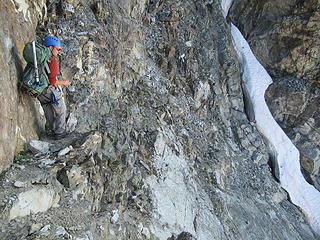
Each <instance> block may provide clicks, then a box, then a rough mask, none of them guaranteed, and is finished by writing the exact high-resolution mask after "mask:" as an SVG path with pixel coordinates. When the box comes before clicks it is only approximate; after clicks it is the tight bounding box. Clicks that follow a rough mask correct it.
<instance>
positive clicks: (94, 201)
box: [0, 0, 315, 240]
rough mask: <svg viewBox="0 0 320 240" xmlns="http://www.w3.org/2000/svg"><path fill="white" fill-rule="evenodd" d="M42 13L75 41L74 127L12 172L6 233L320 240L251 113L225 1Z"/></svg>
mask: <svg viewBox="0 0 320 240" xmlns="http://www.w3.org/2000/svg"><path fill="white" fill-rule="evenodd" d="M16 2H18V1H16ZM19 3H20V4H22V2H21V1H19ZM3 5H4V6H5V7H6V9H8V11H7V12H10V11H12V12H13V11H14V9H15V8H14V7H17V6H14V5H13V4H12V3H11V2H10V3H7V4H3ZM17 8H18V7H17ZM41 9H42V11H40V12H45V13H46V15H47V17H46V18H45V21H40V22H39V25H38V28H37V30H36V32H35V31H34V30H33V34H35V33H36V34H37V36H38V38H39V39H40V38H43V37H44V36H45V35H47V34H48V32H50V33H51V34H54V35H57V36H58V37H59V38H60V39H61V40H62V42H63V50H62V53H61V54H62V59H61V63H60V66H61V69H62V73H63V77H64V78H65V79H68V80H70V81H71V84H70V86H68V87H67V88H66V89H65V90H66V99H67V105H68V129H69V130H70V131H74V133H73V134H70V136H68V137H67V138H66V139H63V140H61V141H52V140H50V139H44V142H36V141H33V142H32V143H30V144H29V150H31V151H32V152H33V153H37V155H32V156H30V157H28V158H27V157H21V158H19V161H16V164H15V165H14V166H12V167H11V168H10V170H9V171H8V172H7V173H6V174H5V176H4V177H2V178H1V193H0V194H1V195H0V196H1V199H2V202H1V205H0V207H1V210H2V211H1V212H2V213H1V223H2V229H3V230H2V232H1V233H0V236H1V238H3V239H14V238H26V239H41V238H47V239H63V238H74V239H199V240H200V239H272V238H277V239H312V238H315V235H314V233H313V232H312V230H311V228H310V226H309V225H308V223H307V221H306V219H305V217H304V216H303V214H302V213H301V212H299V211H298V209H296V207H295V206H293V205H292V204H291V203H290V202H289V200H288V197H287V195H286V193H285V191H283V190H282V189H281V188H280V186H279V184H278V183H277V182H276V181H275V179H274V177H273V176H272V173H271V169H270V167H269V165H268V161H269V156H268V151H267V148H266V146H265V145H264V143H263V140H262V139H261V137H260V136H259V134H258V132H257V130H256V129H255V126H254V124H250V123H249V121H248V120H247V117H246V115H245V113H244V104H243V100H242V96H243V94H242V90H241V80H240V71H239V68H238V62H237V57H236V54H235V52H234V49H233V47H232V42H231V37H230V33H229V30H228V26H227V24H226V21H225V19H224V17H223V16H222V12H221V7H220V3H219V2H212V1H193V0H186V1H183V2H182V1H127V0H121V1H119V0H117V1H77V0H74V1H50V2H49V1H48V3H47V8H41ZM30 11H36V8H35V7H31V6H30ZM38 12H39V11H38ZM16 14H17V16H18V17H21V19H20V20H19V21H21V22H19V21H17V22H18V23H19V24H20V25H21V26H23V25H22V24H26V25H27V23H28V22H27V20H24V19H23V18H22V16H23V11H22V12H17V13H16ZM26 16H28V15H26ZM17 19H19V18H17ZM12 22H13V21H12ZM11 24H13V23H11ZM8 31H9V30H8ZM25 31H26V30H24V29H21V32H20V33H19V34H20V35H23V36H28V35H27V33H26V32H25ZM28 40H29V39H28ZM23 41H26V39H24V40H23ZM22 47H23V44H21V48H20V51H21V49H22ZM14 49H15V48H14ZM17 51H18V50H17ZM1 59H2V60H5V59H3V58H1ZM15 71H17V72H19V71H21V69H20V70H19V69H17V70H15ZM20 73H21V72H20ZM15 91H17V89H16V90H15ZM1 106H2V105H1ZM15 114H17V113H15ZM20 115H21V116H25V115H24V114H20ZM20 115H19V116H20ZM26 119H27V118H26ZM33 129H34V128H33ZM6 132H9V131H6ZM11 135H12V134H11ZM11 135H10V136H11ZM27 136H28V137H30V138H31V137H32V135H31V134H28V135H27ZM7 143H11V141H9V140H7ZM40 144H41V148H40ZM37 149H38V150H37Z"/></svg>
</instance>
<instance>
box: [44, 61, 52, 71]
mask: <svg viewBox="0 0 320 240" xmlns="http://www.w3.org/2000/svg"><path fill="white" fill-rule="evenodd" d="M44 68H45V69H46V70H47V73H48V74H50V73H51V71H50V68H49V65H48V62H45V63H44Z"/></svg>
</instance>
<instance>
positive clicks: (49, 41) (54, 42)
mask: <svg viewBox="0 0 320 240" xmlns="http://www.w3.org/2000/svg"><path fill="white" fill-rule="evenodd" d="M44 45H45V46H46V47H49V46H61V41H60V39H59V38H57V37H55V36H48V37H46V38H45V39H44Z"/></svg>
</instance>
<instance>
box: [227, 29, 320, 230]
mask: <svg viewBox="0 0 320 240" xmlns="http://www.w3.org/2000/svg"><path fill="white" fill-rule="evenodd" d="M230 28H231V34H232V38H233V44H234V47H235V49H236V51H237V54H238V56H239V63H240V70H241V73H242V81H243V83H244V87H245V88H246V90H247V91H248V93H249V96H250V99H251V102H252V105H253V110H254V116H255V120H256V126H257V129H258V130H259V132H260V133H261V135H263V136H264V138H265V139H266V140H267V142H268V144H269V147H270V150H271V151H272V153H273V155H274V158H275V160H276V163H277V164H276V169H275V171H276V173H278V177H279V180H280V182H281V186H282V187H283V188H284V189H285V190H286V191H287V192H288V193H289V195H290V199H291V201H292V203H294V204H295V205H297V206H299V207H300V208H301V209H302V211H303V212H304V213H305V215H306V217H307V218H308V220H309V222H310V225H311V227H312V228H313V229H314V230H315V231H316V232H317V233H318V234H320V192H319V191H317V190H316V189H315V188H314V187H313V186H312V185H310V184H309V183H307V182H306V180H305V179H304V177H303V175H302V173H301V170H300V162H299V158H300V157H299V151H298V149H297V148H296V147H295V146H294V145H293V143H292V142H291V141H290V139H289V138H288V137H287V136H286V134H285V133H284V132H283V130H282V129H281V128H280V126H279V125H278V124H277V122H276V121H275V120H274V118H273V117H272V115H271V113H270V111H269V108H268V106H267V104H266V102H265V99H264V93H265V91H266V89H267V88H268V86H269V84H271V83H272V79H271V77H270V76H269V74H268V73H267V71H266V70H265V69H264V68H263V66H262V65H261V64H260V63H259V61H258V60H257V59H256V58H255V56H254V54H253V53H252V51H251V49H250V46H249V44H248V43H247V41H246V40H245V39H244V37H243V36H242V34H241V33H240V31H239V30H238V29H237V27H235V26H234V25H233V24H231V26H230Z"/></svg>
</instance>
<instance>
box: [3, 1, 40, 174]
mask: <svg viewBox="0 0 320 240" xmlns="http://www.w3.org/2000/svg"><path fill="white" fill-rule="evenodd" d="M0 7H1V17H0V26H1V29H0V39H1V40H0V61H1V62H0V63H1V64H0V65H1V66H0V69H1V76H0V79H1V86H0V99H1V104H0V111H1V117H0V118H1V123H0V171H1V172H2V171H3V170H5V169H7V168H8V167H9V166H10V164H11V163H12V160H13V157H14V155H15V153H16V152H17V151H19V149H20V150H21V149H23V146H24V144H25V143H26V142H27V141H30V140H31V139H33V138H35V137H37V133H39V132H40V128H41V126H42V125H43V123H42V122H43V120H42V119H41V116H40V114H39V106H40V105H39V104H38V102H37V101H34V99H30V98H29V97H28V96H26V95H25V94H22V93H21V92H19V91H18V79H19V78H20V77H21V74H22V71H23V67H24V66H25V63H24V60H23V57H22V51H23V48H24V45H25V43H26V42H28V41H30V40H31V39H33V38H34V36H35V29H36V26H37V22H38V20H39V19H42V18H44V17H45V16H44V15H43V14H42V11H41V9H43V7H44V2H43V1H32V2H30V3H29V2H28V1H6V2H4V1H2V2H1V3H0Z"/></svg>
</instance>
